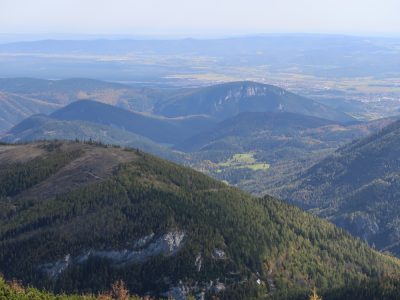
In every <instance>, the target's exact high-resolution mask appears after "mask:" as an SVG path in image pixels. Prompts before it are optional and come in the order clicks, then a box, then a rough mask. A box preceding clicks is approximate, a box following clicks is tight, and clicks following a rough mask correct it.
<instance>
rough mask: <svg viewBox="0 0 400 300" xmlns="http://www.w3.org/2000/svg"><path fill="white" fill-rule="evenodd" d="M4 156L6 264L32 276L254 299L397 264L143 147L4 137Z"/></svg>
mask: <svg viewBox="0 0 400 300" xmlns="http://www.w3.org/2000/svg"><path fill="white" fill-rule="evenodd" d="M24 154H26V155H24ZM0 164H1V168H0V170H1V171H0V178H2V180H0V183H1V186H0V192H1V194H0V199H1V200H0V205H1V214H0V270H1V271H2V272H4V274H5V276H6V277H7V278H13V277H15V278H18V279H22V280H23V282H24V283H31V284H34V285H36V286H39V287H46V288H50V289H52V290H54V291H69V292H97V291H101V290H104V289H106V288H108V287H109V286H110V283H112V282H114V281H116V280H118V279H123V280H124V281H125V282H126V283H127V285H128V287H129V289H130V290H131V291H132V292H135V293H141V294H142V293H146V292H150V293H153V294H164V293H165V292H167V291H169V292H170V293H172V294H185V293H186V294H194V295H199V294H201V293H205V295H206V297H208V296H209V295H212V294H218V296H219V297H220V298H223V299H250V298H252V297H253V298H259V297H263V296H265V295H266V294H270V295H273V296H274V297H275V296H276V297H278V296H282V297H283V296H284V295H288V293H290V294H293V293H295V291H298V293H300V294H304V293H308V289H309V287H312V286H314V285H315V286H317V287H320V288H321V289H323V290H330V289H333V288H340V287H344V286H348V285H350V284H353V283H355V282H358V281H360V280H364V279H371V278H373V279H377V278H379V277H380V276H383V275H385V274H389V273H390V274H399V272H400V265H399V263H398V261H397V260H396V259H393V258H390V257H387V256H385V255H382V254H380V253H378V252H375V251H374V250H372V249H370V248H369V247H368V246H367V245H366V244H364V243H363V242H361V241H360V240H357V239H354V238H352V237H351V236H350V235H349V234H347V233H345V232H344V231H342V230H341V229H339V228H337V227H335V226H334V225H332V224H330V223H328V222H326V221H322V220H320V219H319V218H317V217H315V216H312V215H310V214H308V213H305V212H303V211H301V210H300V209H298V208H295V207H292V206H289V205H287V204H284V203H283V202H281V201H279V200H276V199H274V198H271V197H265V198H262V199H261V198H254V197H252V196H250V195H248V194H246V193H244V192H241V191H239V190H237V189H234V188H231V187H229V186H226V185H225V184H223V183H221V182H218V181H215V180H213V179H211V178H209V177H207V176H205V175H202V174H201V173H198V172H196V171H193V170H191V169H188V168H183V167H180V166H177V165H175V164H172V163H170V162H167V161H164V160H161V159H158V158H156V157H153V156H151V155H149V154H145V153H143V152H140V151H136V150H126V149H120V148H115V147H105V146H102V145H90V144H82V143H59V142H57V143H56V142H52V143H48V142H47V143H37V144H28V145H18V146H16V145H4V146H0ZM5 179H7V180H5ZM296 293H297V292H296Z"/></svg>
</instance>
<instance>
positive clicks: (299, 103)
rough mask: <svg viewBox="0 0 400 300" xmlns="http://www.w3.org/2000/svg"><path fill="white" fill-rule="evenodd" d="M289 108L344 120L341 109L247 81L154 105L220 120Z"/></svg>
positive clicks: (162, 111) (167, 111)
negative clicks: (242, 113) (248, 113)
mask: <svg viewBox="0 0 400 300" xmlns="http://www.w3.org/2000/svg"><path fill="white" fill-rule="evenodd" d="M279 111H284V112H292V113H298V114H303V115H309V116H314V117H319V118H325V119H330V120H336V121H341V122H347V121H352V120H354V119H353V118H352V117H350V116H348V115H346V114H345V113H343V112H340V111H338V110H335V109H334V108H331V107H329V106H326V105H324V104H321V103H318V102H316V101H313V100H311V99H307V98H305V97H301V96H299V95H296V94H293V93H291V92H288V91H286V90H284V89H281V88H279V87H276V86H272V85H267V84H261V83H256V82H251V81H240V82H230V83H224V84H218V85H213V86H209V87H204V88H199V89H195V90H191V91H188V92H187V93H184V94H177V95H175V96H172V97H170V98H169V99H167V100H164V101H163V102H162V103H160V104H158V105H157V106H156V107H155V112H156V113H158V114H161V115H165V116H168V117H178V116H188V115H208V116H212V117H215V118H218V119H220V120H223V119H226V118H229V117H233V116H235V115H237V114H239V113H241V112H279Z"/></svg>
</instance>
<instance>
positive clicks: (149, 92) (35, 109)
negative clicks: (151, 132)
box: [0, 78, 173, 132]
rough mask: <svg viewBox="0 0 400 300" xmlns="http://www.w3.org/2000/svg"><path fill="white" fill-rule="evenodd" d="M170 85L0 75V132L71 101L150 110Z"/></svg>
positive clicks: (167, 94) (141, 110)
mask: <svg viewBox="0 0 400 300" xmlns="http://www.w3.org/2000/svg"><path fill="white" fill-rule="evenodd" d="M172 92H173V89H150V88H146V87H140V88H134V87H132V86H129V85H124V84H119V83H113V82H106V81H100V80H93V79H86V78H72V79H64V80H45V79H36V78H0V101H1V103H2V105H1V107H0V132H1V131H6V130H8V129H10V128H11V127H12V126H14V125H16V124H17V123H19V122H21V121H22V120H23V119H25V118H27V117H29V116H31V115H34V114H49V113H51V112H53V111H55V110H57V109H60V108H62V107H64V106H66V105H68V104H70V103H72V102H74V101H77V100H84V99H96V101H99V102H102V103H106V104H110V105H114V106H117V107H121V108H124V109H127V110H131V111H140V112H151V111H152V110H153V106H154V104H155V102H156V101H160V99H163V97H167V96H169V94H170V93H172Z"/></svg>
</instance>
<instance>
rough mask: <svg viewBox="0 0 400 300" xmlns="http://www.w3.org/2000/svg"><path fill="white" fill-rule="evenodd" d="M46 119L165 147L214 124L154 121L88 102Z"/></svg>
mask: <svg viewBox="0 0 400 300" xmlns="http://www.w3.org/2000/svg"><path fill="white" fill-rule="evenodd" d="M50 116H51V117H53V118H56V119H58V120H69V121H71V120H79V121H88V122H94V123H98V124H103V125H108V126H113V127H117V128H120V129H123V130H126V131H129V132H133V133H136V134H139V135H141V136H144V137H146V138H149V139H151V140H153V141H155V142H159V143H166V144H173V143H176V142H178V141H181V140H183V139H185V138H188V137H190V136H192V135H194V134H197V133H199V132H201V131H203V130H206V129H209V128H211V127H212V125H213V124H215V121H214V120H212V119H211V118H208V117H202V116H197V117H196V116H194V117H184V118H164V117H157V116H151V115H145V114H140V113H135V112H131V111H128V110H125V109H122V108H119V107H114V106H112V105H108V104H104V103H100V102H97V101H91V100H81V101H76V102H73V103H71V104H69V105H67V106H66V107H64V108H62V109H59V110H57V111H55V112H54V113H52V114H51V115H50Z"/></svg>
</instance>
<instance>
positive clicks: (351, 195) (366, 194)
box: [282, 122, 400, 255]
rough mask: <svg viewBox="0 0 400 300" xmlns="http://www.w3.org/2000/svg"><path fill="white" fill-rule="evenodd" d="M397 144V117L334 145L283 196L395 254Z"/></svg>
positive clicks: (399, 250) (399, 237)
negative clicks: (334, 148) (357, 137)
mask: <svg viewBox="0 0 400 300" xmlns="http://www.w3.org/2000/svg"><path fill="white" fill-rule="evenodd" d="M399 149H400V122H395V123H393V124H391V125H389V126H387V127H385V128H384V129H383V130H381V131H380V132H378V133H376V134H373V135H371V136H368V137H366V138H363V139H360V140H357V141H354V142H352V143H350V144H348V145H346V146H344V147H342V148H340V149H338V150H337V151H336V152H335V153H334V154H333V155H331V156H329V157H327V158H325V159H324V160H322V161H321V162H320V163H318V164H316V165H314V166H312V167H311V168H310V169H308V170H307V171H306V172H305V173H304V174H301V175H300V177H299V178H298V179H297V180H296V181H294V182H293V183H292V185H291V186H288V187H287V188H286V189H284V192H283V193H282V195H283V196H284V197H285V198H287V199H290V200H292V201H295V202H296V203H298V204H300V205H304V206H307V207H311V208H315V211H316V212H317V213H318V214H320V215H321V216H324V217H327V218H330V219H332V220H333V221H334V222H335V223H337V224H338V225H340V226H342V227H344V228H346V229H347V230H349V231H350V232H352V233H353V234H355V235H358V236H360V237H362V238H364V239H366V240H368V241H369V242H370V243H371V244H375V246H376V247H378V248H379V249H381V250H389V251H392V252H393V253H395V254H396V255H399V254H400V248H399V243H400V234H399V226H398V225H399V219H398V216H399V199H400V198H399V195H400V180H399V170H400V159H399V157H400V150H399Z"/></svg>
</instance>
